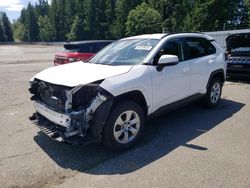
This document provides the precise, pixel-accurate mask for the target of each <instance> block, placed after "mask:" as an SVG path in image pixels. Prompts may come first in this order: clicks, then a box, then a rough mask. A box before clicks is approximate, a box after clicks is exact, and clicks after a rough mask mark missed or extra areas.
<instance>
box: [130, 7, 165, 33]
mask: <svg viewBox="0 0 250 188" xmlns="http://www.w3.org/2000/svg"><path fill="white" fill-rule="evenodd" d="M161 23H162V18H161V15H160V13H159V12H158V11H156V10H154V9H153V8H151V7H150V6H149V5H148V4H147V3H142V4H141V5H139V6H137V7H136V8H135V9H134V10H131V11H130V12H129V16H128V19H127V22H126V35H128V36H129V35H138V34H146V33H156V32H161Z"/></svg>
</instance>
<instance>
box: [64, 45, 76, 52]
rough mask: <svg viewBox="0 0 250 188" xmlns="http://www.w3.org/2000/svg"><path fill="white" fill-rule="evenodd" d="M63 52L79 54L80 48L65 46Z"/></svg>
mask: <svg viewBox="0 0 250 188" xmlns="http://www.w3.org/2000/svg"><path fill="white" fill-rule="evenodd" d="M63 51H65V52H79V51H80V46H78V45H75V44H65V45H64V50H63Z"/></svg>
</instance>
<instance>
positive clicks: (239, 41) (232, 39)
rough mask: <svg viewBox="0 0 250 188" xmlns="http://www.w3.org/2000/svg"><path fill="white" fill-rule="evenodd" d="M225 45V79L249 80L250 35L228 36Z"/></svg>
mask: <svg viewBox="0 0 250 188" xmlns="http://www.w3.org/2000/svg"><path fill="white" fill-rule="evenodd" d="M226 43H227V77H229V78H249V79H250V33H239V34H233V35H230V36H228V37H227V38H226Z"/></svg>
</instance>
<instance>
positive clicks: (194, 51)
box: [186, 37, 216, 59]
mask: <svg viewBox="0 0 250 188" xmlns="http://www.w3.org/2000/svg"><path fill="white" fill-rule="evenodd" d="M186 47H187V54H186V55H187V58H186V59H195V58H199V57H203V56H207V55H211V54H214V53H216V49H215V47H214V46H213V45H212V44H211V43H210V42H209V41H208V40H207V39H205V38H198V37H190V38H186Z"/></svg>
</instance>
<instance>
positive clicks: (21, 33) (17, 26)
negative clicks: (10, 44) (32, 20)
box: [13, 21, 28, 41]
mask: <svg viewBox="0 0 250 188" xmlns="http://www.w3.org/2000/svg"><path fill="white" fill-rule="evenodd" d="M13 31H14V38H15V40H18V41H27V40H28V36H27V30H26V28H25V26H24V24H22V23H21V22H20V21H17V22H16V23H14V24H13Z"/></svg>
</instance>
